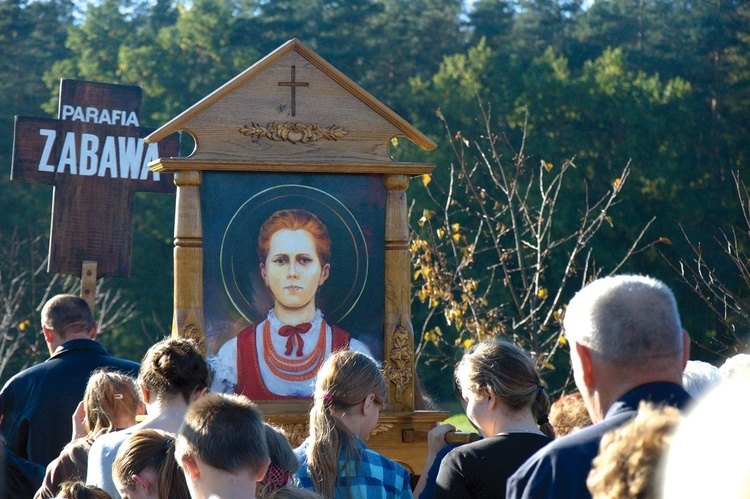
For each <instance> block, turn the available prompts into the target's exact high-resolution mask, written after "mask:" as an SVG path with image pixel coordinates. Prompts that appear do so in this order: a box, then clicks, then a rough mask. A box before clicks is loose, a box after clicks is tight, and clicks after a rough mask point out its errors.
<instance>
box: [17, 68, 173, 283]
mask: <svg viewBox="0 0 750 499" xmlns="http://www.w3.org/2000/svg"><path fill="white" fill-rule="evenodd" d="M141 96H142V91H141V88H140V87H137V86H129V85H111V84H106V83H95V82H88V81H77V80H66V79H63V80H62V81H61V84H60V101H59V110H58V118H59V119H57V120H54V119H43V118H27V117H22V116H16V123H15V136H14V143H13V163H12V167H11V179H13V180H20V181H25V182H36V183H45V184H51V185H54V186H55V188H54V194H53V207H52V223H51V229H50V248H49V261H48V264H47V270H48V271H49V272H53V273H62V274H71V275H78V276H80V275H81V273H82V268H83V264H84V262H89V267H88V268H89V269H90V268H91V267H90V263H91V262H96V271H95V272H94V274H95V275H94V281H95V280H96V278H98V277H104V276H111V277H128V276H129V275H130V251H131V246H132V230H133V229H132V226H133V224H132V213H133V204H134V200H135V193H136V192H157V193H172V192H174V191H175V187H174V184H173V182H172V175H170V174H164V173H162V174H158V173H154V172H151V171H150V170H149V168H148V163H149V162H150V161H153V160H155V159H158V158H160V157H176V156H178V155H179V136H178V135H177V134H176V133H175V134H172V135H170V136H168V137H167V138H165V139H164V140H162V141H160V142H159V143H158V144H146V143H144V141H143V138H144V137H145V136H146V135H148V134H149V133H151V131H153V130H151V129H145V128H141V127H140V126H139V120H140V109H141ZM89 272H90V271H89ZM89 277H90V276H89Z"/></svg>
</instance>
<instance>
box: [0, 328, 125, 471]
mask: <svg viewBox="0 0 750 499" xmlns="http://www.w3.org/2000/svg"><path fill="white" fill-rule="evenodd" d="M103 367H106V368H109V369H110V370H112V371H119V372H123V373H125V374H129V375H132V376H137V375H138V368H139V364H138V363H137V362H133V361H130V360H125V359H118V358H116V357H112V356H111V355H110V354H109V353H107V350H106V349H105V348H104V347H103V346H102V345H101V344H100V343H97V342H96V341H93V340H71V341H67V342H65V343H63V344H62V345H60V346H59V347H58V348H57V350H55V353H53V354H52V356H51V357H50V358H49V359H47V360H46V361H44V362H42V363H41V364H37V365H35V366H32V367H29V368H28V369H25V370H23V371H21V372H20V373H18V374H16V375H15V376H13V377H12V378H11V379H9V380H8V382H7V383H6V384H5V386H4V387H3V390H2V392H0V413H2V415H3V421H2V425H1V426H0V432H1V433H2V434H3V436H5V439H6V440H7V442H8V444H7V448H8V450H10V451H11V452H14V453H15V454H17V455H18V456H19V457H22V458H24V459H28V460H29V461H33V462H35V463H39V464H41V465H42V466H47V464H49V462H50V461H52V460H53V459H55V458H56V457H57V456H59V455H60V451H61V450H62V449H63V447H65V444H67V443H68V442H69V441H70V436H71V433H72V431H73V427H72V422H71V416H72V415H73V412H74V411H75V410H76V407H77V406H78V403H79V402H80V401H81V400H83V394H84V392H85V391H86V383H87V382H88V379H89V376H90V375H91V373H92V372H93V371H94V370H96V369H99V368H103Z"/></svg>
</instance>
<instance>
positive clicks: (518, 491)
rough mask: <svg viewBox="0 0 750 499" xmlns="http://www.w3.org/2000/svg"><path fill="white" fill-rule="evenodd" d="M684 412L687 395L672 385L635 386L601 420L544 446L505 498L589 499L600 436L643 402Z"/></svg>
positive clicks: (512, 480) (627, 418)
mask: <svg viewBox="0 0 750 499" xmlns="http://www.w3.org/2000/svg"><path fill="white" fill-rule="evenodd" d="M642 400H646V401H650V402H653V403H655V404H665V405H671V406H674V407H677V408H679V409H684V408H685V406H686V405H687V404H688V403H689V402H690V395H688V393H687V392H686V391H685V390H683V389H682V387H680V386H678V385H675V384H674V383H666V382H664V383H647V384H645V385H641V386H638V387H636V388H634V389H632V390H630V391H629V392H628V393H626V394H625V395H623V396H622V397H620V399H619V400H617V402H615V403H614V404H612V407H610V408H609V410H608V411H607V414H606V415H605V416H604V421H601V422H599V423H597V424H595V425H592V426H589V427H587V428H583V429H582V430H578V431H576V432H575V433H571V434H570V435H567V436H564V437H562V438H559V439H557V440H555V441H554V442H552V443H551V444H549V445H547V446H546V447H543V448H542V449H541V450H540V451H538V452H537V453H536V454H534V455H533V456H531V457H530V458H529V460H528V461H526V462H525V463H524V464H523V465H521V467H520V468H518V471H516V472H515V473H514V474H513V476H511V477H510V479H508V487H507V491H506V497H508V498H524V499H527V498H534V499H545V498H549V499H552V498H554V499H564V498H582V499H583V498H587V497H591V494H590V493H589V490H588V488H587V487H586V478H587V477H588V475H589V471H591V464H592V461H593V460H594V458H595V457H596V456H597V455H598V454H599V441H600V440H601V438H602V436H603V435H604V434H605V433H606V432H608V431H609V430H612V429H614V428H617V427H618V426H621V425H623V424H625V423H627V422H628V421H630V420H631V419H632V418H633V417H634V416H635V415H636V414H637V413H638V404H639V403H640V402H641V401H642Z"/></svg>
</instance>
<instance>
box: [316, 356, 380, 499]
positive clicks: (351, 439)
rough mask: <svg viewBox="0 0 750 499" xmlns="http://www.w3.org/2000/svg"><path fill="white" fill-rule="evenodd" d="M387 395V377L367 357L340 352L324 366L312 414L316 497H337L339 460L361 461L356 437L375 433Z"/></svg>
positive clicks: (317, 385)
mask: <svg viewBox="0 0 750 499" xmlns="http://www.w3.org/2000/svg"><path fill="white" fill-rule="evenodd" d="M386 395H387V387H386V383H385V378H384V377H383V373H381V372H380V369H379V368H378V365H377V364H376V363H375V361H374V360H372V359H371V358H370V357H368V356H367V355H365V354H363V353H359V352H355V351H351V350H339V351H338V352H334V353H333V354H332V355H331V356H330V357H329V358H328V359H327V360H326V361H325V363H324V364H323V366H322V367H321V368H320V371H319V372H318V380H317V383H316V385H315V402H314V404H313V408H312V411H311V412H310V436H311V437H312V445H311V447H310V451H309V459H308V463H309V465H308V468H309V472H310V476H311V477H312V478H313V481H314V482H315V484H316V485H315V487H316V488H315V491H316V492H318V493H320V494H323V495H324V496H327V497H328V496H333V495H334V483H336V470H337V463H338V457H339V454H340V453H341V452H343V453H344V456H345V460H346V461H348V462H354V461H357V459H358V457H357V450H356V449H357V448H358V444H357V437H359V438H367V436H369V434H370V432H372V430H373V429H374V428H375V426H376V425H377V422H378V416H379V414H380V409H381V408H382V406H383V404H384V402H385V398H386Z"/></svg>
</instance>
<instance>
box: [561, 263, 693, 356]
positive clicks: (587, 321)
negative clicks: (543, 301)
mask: <svg viewBox="0 0 750 499" xmlns="http://www.w3.org/2000/svg"><path fill="white" fill-rule="evenodd" d="M563 326H564V329H565V335H566V337H567V338H568V339H570V340H571V341H574V342H576V343H580V344H581V345H583V346H586V347H588V348H590V349H591V350H593V351H595V352H597V353H599V354H600V355H601V356H602V357H603V358H604V359H606V360H608V361H610V362H612V363H615V364H638V363H641V362H648V361H650V360H653V359H665V358H669V359H674V358H675V357H678V356H681V355H682V325H681V323H680V315H679V313H678V312H677V303H676V301H675V298H674V295H673V294H672V291H671V290H670V289H669V288H668V287H667V286H666V285H665V284H664V283H663V282H661V281H658V280H656V279H653V278H651V277H646V276H638V275H618V276H613V277H604V278H602V279H597V280H595V281H593V282H591V283H590V284H588V285H586V286H585V287H584V288H583V289H581V290H580V291H579V292H578V293H577V294H576V295H575V296H574V297H573V299H572V300H570V304H568V308H567V311H566V312H565V318H564V321H563Z"/></svg>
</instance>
